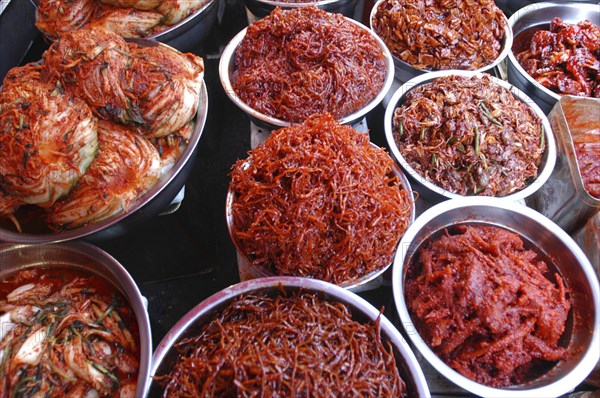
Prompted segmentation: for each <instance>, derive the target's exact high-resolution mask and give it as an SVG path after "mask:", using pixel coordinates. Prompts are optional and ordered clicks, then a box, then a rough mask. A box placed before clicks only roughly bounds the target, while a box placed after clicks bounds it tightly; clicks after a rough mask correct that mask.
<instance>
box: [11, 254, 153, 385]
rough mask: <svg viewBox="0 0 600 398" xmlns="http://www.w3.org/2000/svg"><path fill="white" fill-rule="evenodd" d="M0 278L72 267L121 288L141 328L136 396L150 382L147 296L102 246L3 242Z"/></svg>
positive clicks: (149, 335) (150, 351)
mask: <svg viewBox="0 0 600 398" xmlns="http://www.w3.org/2000/svg"><path fill="white" fill-rule="evenodd" d="M0 264H1V265H2V266H1V267H0V280H1V279H4V278H5V277H7V276H8V275H11V274H13V273H15V272H18V271H21V270H24V269H29V268H57V267H61V268H65V267H66V268H70V269H74V270H82V271H87V272H91V273H93V274H95V275H97V276H98V277H100V278H103V279H104V280H106V281H107V282H109V283H110V284H111V285H112V286H114V287H115V288H116V289H117V290H119V291H120V292H121V293H122V294H123V296H124V297H125V298H126V299H127V300H128V301H129V305H130V306H131V308H132V309H133V312H134V313H135V317H136V320H137V324H138V327H139V332H140V341H139V344H140V358H139V360H140V364H139V366H140V367H139V376H138V380H137V392H136V396H143V395H145V392H146V390H147V388H148V385H149V381H150V380H149V375H150V361H151V359H152V333H151V329H150V320H149V317H148V312H147V310H146V304H145V303H144V301H145V299H144V298H143V296H142V294H141V293H140V290H139V289H138V287H137V285H136V283H135V281H134V280H133V279H132V278H131V276H130V275H129V273H128V272H127V271H126V270H125V268H123V266H122V265H121V264H119V262H118V261H117V260H115V259H114V258H113V257H111V256H110V255H109V254H107V253H106V252H104V251H103V250H101V249H99V248H97V247H95V246H93V245H91V244H89V243H84V242H73V243H60V244H53V245H13V244H0Z"/></svg>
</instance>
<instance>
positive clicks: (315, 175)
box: [230, 115, 412, 284]
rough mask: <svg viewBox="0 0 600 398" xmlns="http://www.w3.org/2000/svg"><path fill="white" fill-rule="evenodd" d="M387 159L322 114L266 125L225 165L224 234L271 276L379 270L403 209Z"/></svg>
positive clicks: (405, 203)
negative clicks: (228, 218) (228, 226)
mask: <svg viewBox="0 0 600 398" xmlns="http://www.w3.org/2000/svg"><path fill="white" fill-rule="evenodd" d="M393 165H394V161H393V160H392V158H391V157H390V156H389V155H388V154H387V153H386V152H385V151H384V150H383V149H380V148H377V147H375V146H373V145H371V144H370V142H369V137H368V136H367V135H365V134H361V133H359V132H357V131H356V130H354V129H353V128H352V127H350V126H343V125H340V124H339V123H338V122H337V121H335V120H334V119H333V117H332V116H331V115H313V116H312V117H311V118H309V119H308V120H307V121H305V122H304V123H303V124H300V125H297V126H292V127H288V128H283V129H280V130H277V131H274V132H272V133H271V136H270V137H269V138H268V139H267V140H266V142H265V143H264V145H262V146H259V147H258V148H256V149H254V150H253V151H251V152H250V156H249V157H248V158H247V159H242V160H238V162H237V163H236V164H235V165H234V166H233V169H232V173H231V185H230V190H231V192H232V193H233V195H234V199H233V204H232V215H233V228H232V230H233V232H232V233H233V236H234V238H235V239H236V241H237V242H238V243H239V245H240V248H241V251H242V252H243V253H244V254H245V255H246V256H247V257H248V259H249V260H250V261H251V262H252V263H253V265H254V266H256V267H258V268H260V269H264V270H267V272H269V273H272V274H276V275H293V276H304V277H311V278H316V279H321V280H326V281H329V282H333V283H336V284H343V283H348V282H352V281H356V280H357V279H359V278H361V277H362V276H364V275H367V274H369V273H371V272H374V271H377V270H382V269H384V268H385V267H386V266H388V265H389V264H390V262H391V261H392V258H393V256H394V253H395V251H396V247H397V245H398V242H399V241H400V238H401V237H402V236H403V234H404V232H405V231H406V228H407V227H408V224H409V223H410V220H411V215H412V202H411V199H410V196H409V194H408V192H407V190H406V188H405V187H403V186H402V184H401V183H400V180H399V178H398V176H397V174H395V172H394V169H393Z"/></svg>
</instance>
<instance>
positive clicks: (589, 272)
mask: <svg viewBox="0 0 600 398" xmlns="http://www.w3.org/2000/svg"><path fill="white" fill-rule="evenodd" d="M473 207H482V208H486V207H494V208H500V209H503V210H504V211H506V212H509V213H513V214H514V213H516V214H518V215H521V216H524V217H527V218H529V219H531V220H533V221H535V222H536V223H537V224H538V225H541V226H544V227H545V228H547V230H548V231H549V232H551V233H552V234H554V235H555V236H556V237H557V238H558V239H560V240H561V241H562V242H563V243H564V244H565V245H566V246H567V248H568V249H570V250H571V251H572V253H573V254H574V256H575V257H577V258H578V259H579V260H580V264H579V265H580V266H581V268H582V269H583V271H584V273H585V275H586V278H587V280H588V281H589V287H590V290H591V291H592V296H593V297H592V298H591V300H590V302H592V304H593V305H594V307H595V308H594V309H595V311H594V312H595V315H594V318H595V322H594V329H593V335H592V336H591V338H590V344H589V346H588V348H587V350H586V351H585V354H584V356H583V357H582V359H581V361H580V362H579V363H578V364H577V365H576V366H575V367H574V368H573V369H572V370H571V371H570V372H569V373H568V374H566V375H565V376H564V377H562V378H560V379H559V380H557V381H554V382H551V383H550V384H548V385H546V386H543V387H537V388H530V389H514V387H512V388H509V387H507V388H504V389H502V388H493V387H489V386H486V385H483V384H480V383H477V382H475V381H473V380H471V379H468V378H467V377H465V376H463V375H461V374H460V373H458V372H457V371H456V370H454V369H452V368H451V367H450V366H449V365H447V364H446V363H444V362H443V361H442V360H441V359H440V358H439V357H438V356H437V355H436V354H435V353H434V352H433V351H432V350H431V348H429V346H428V345H427V344H426V343H425V341H424V340H423V339H422V338H421V337H420V334H419V333H418V332H417V331H416V329H415V328H412V329H411V330H408V329H407V326H408V325H414V323H413V322H412V318H411V316H410V314H409V313H408V309H407V307H406V301H405V299H404V278H403V274H404V261H405V257H406V254H407V252H408V249H409V246H413V245H414V243H413V242H414V241H415V238H416V236H417V235H418V234H419V233H420V232H421V230H422V229H423V228H424V227H425V226H426V225H427V224H428V223H429V222H430V221H431V220H433V219H435V218H436V217H438V216H440V215H443V214H445V213H447V212H449V211H453V210H457V209H462V208H473ZM473 221H477V220H473ZM463 222H469V220H461V221H460V223H463ZM400 247H401V248H402V249H401V250H399V251H398V252H397V253H396V257H395V258H394V266H393V270H392V290H393V296H394V303H395V304H396V311H397V313H398V315H399V317H400V322H401V323H402V325H403V327H404V328H405V330H406V332H407V334H408V336H409V338H410V340H411V341H412V343H413V344H414V346H415V347H416V350H417V351H418V352H419V353H421V355H423V357H425V359H426V360H427V362H429V364H430V365H432V366H433V367H434V368H435V369H436V371H437V372H439V373H440V374H442V375H444V376H445V377H446V378H448V379H449V380H451V381H452V382H453V383H454V384H456V385H458V386H459V387H461V388H463V389H465V390H467V391H469V392H471V393H474V394H476V395H479V396H485V397H497V398H508V397H512V398H518V397H522V398H532V397H545V396H559V395H563V394H565V393H568V392H570V391H572V390H573V389H574V388H575V387H576V386H577V385H579V384H580V383H581V382H582V381H583V380H584V379H585V378H586V377H587V375H588V374H589V373H590V372H591V371H592V369H593V368H594V366H595V364H596V362H597V361H598V359H599V358H600V338H599V337H600V322H599V320H600V305H598V303H599V302H600V287H599V285H598V279H597V277H596V275H595V271H594V269H593V267H592V265H591V263H590V262H589V260H588V259H587V257H586V256H585V254H584V253H583V251H582V250H581V249H580V248H579V246H578V245H577V243H575V241H573V239H572V238H571V237H570V236H569V235H568V234H567V233H566V232H565V231H563V230H562V229H561V228H560V227H559V226H558V225H556V224H555V223H553V222H552V221H551V220H549V219H548V218H546V217H545V216H543V215H541V214H540V213H538V212H536V211H535V210H532V209H530V208H528V207H526V206H523V205H515V204H512V203H510V202H507V201H504V200H501V199H498V198H491V197H485V198H475V197H466V198H461V199H453V200H448V201H445V202H441V203H438V204H436V205H435V206H433V207H431V208H430V209H428V210H426V211H425V212H424V213H423V214H422V215H421V216H419V217H418V218H417V220H416V221H415V222H414V223H413V224H412V225H411V226H410V227H409V230H408V231H407V232H406V233H405V234H404V237H403V238H402V241H401V242H400Z"/></svg>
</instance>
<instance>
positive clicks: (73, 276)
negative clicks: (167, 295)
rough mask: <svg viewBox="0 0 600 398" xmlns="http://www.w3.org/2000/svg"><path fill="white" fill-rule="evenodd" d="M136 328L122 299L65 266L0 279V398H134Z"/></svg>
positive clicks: (85, 274) (91, 276) (97, 281)
mask: <svg viewBox="0 0 600 398" xmlns="http://www.w3.org/2000/svg"><path fill="white" fill-rule="evenodd" d="M139 361H140V344H139V331H138V326H137V322H136V320H135V314H134V312H133V309H132V308H131V307H130V305H129V303H128V302H127V300H126V299H125V297H124V296H123V295H122V294H121V293H120V292H119V291H118V290H117V289H116V288H115V287H113V286H112V285H110V284H109V283H108V282H107V281H105V280H104V279H103V278H101V277H99V276H97V275H94V274H91V273H88V272H85V271H82V270H74V269H72V268H62V267H56V268H47V269H40V268H36V269H25V270H22V271H19V272H18V273H15V274H12V275H9V276H8V277H6V278H4V279H3V280H0V396H1V397H121V398H127V397H132V398H133V397H136V396H139V395H136V388H137V378H138V373H139Z"/></svg>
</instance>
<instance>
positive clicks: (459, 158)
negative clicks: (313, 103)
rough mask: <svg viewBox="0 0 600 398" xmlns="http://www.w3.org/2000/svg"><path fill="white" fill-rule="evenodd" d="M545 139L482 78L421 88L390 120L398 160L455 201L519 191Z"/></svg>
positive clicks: (524, 109)
mask: <svg viewBox="0 0 600 398" xmlns="http://www.w3.org/2000/svg"><path fill="white" fill-rule="evenodd" d="M545 133H546V132H545V131H544V127H543V125H542V120H541V119H540V117H538V116H537V115H536V114H535V112H534V111H533V110H532V109H531V107H530V106H529V105H527V104H526V103H525V102H523V101H521V100H520V99H518V98H516V97H515V96H514V95H513V93H512V92H510V91H509V90H507V89H505V88H504V87H502V86H500V85H498V84H496V83H494V82H493V81H492V79H490V78H489V77H488V76H486V75H483V76H482V77H477V76H473V77H465V76H458V75H449V76H444V77H440V78H437V79H435V80H432V81H431V82H428V83H426V84H422V85H420V86H418V87H416V88H414V89H412V90H411V91H409V92H408V93H407V94H406V96H405V98H404V100H403V101H402V102H401V103H400V104H399V105H398V107H397V108H396V110H395V111H394V116H393V135H394V141H395V142H396V144H397V146H398V148H399V150H400V152H401V153H402V156H403V157H404V159H406V161H407V162H408V163H409V164H410V166H411V167H412V168H413V169H414V170H415V171H416V172H417V173H418V174H419V175H420V176H422V177H424V178H426V179H427V180H429V181H430V182H432V183H433V184H435V185H436V186H438V187H441V188H443V189H445V190H447V191H449V192H453V193H456V194H459V195H483V196H507V195H510V194H512V193H514V192H517V191H520V190H521V189H523V188H525V187H526V186H527V185H529V184H530V183H531V182H532V181H533V180H534V179H535V178H536V177H537V176H538V173H539V166H540V164H541V161H542V157H543V155H544V151H545V148H546V142H545Z"/></svg>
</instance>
